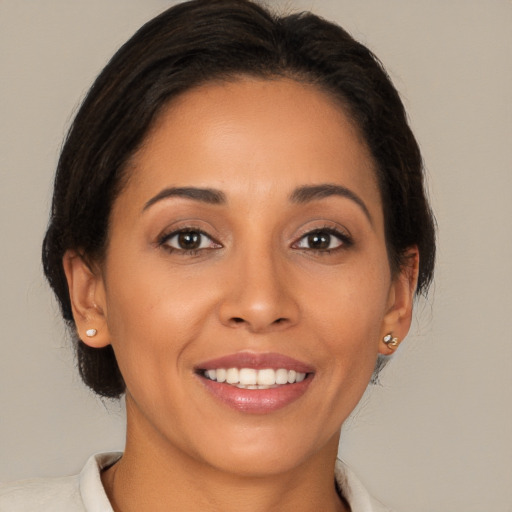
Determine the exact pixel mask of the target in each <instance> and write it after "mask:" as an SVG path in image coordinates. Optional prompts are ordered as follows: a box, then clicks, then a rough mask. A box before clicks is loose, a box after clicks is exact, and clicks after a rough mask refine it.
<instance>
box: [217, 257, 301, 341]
mask: <svg viewBox="0 0 512 512" xmlns="http://www.w3.org/2000/svg"><path fill="white" fill-rule="evenodd" d="M263 252H264V251H258V252H257V253H255V252H253V253H251V254H250V255H248V254H240V255H238V257H237V259H236V261H234V262H231V263H230V267H229V273H228V275H227V279H226V281H227V282H226V283H225V285H226V288H225V293H224V296H223V300H222V303H221V304H220V308H219V311H220V313H219V314H220V319H221V322H222V323H223V324H224V325H226V326H229V327H233V328H246V329H247V330H249V331H250V332H253V333H264V332H270V331H276V330H283V329H286V328H289V327H290V326H293V325H295V324H296V323H297V321H298V319H299V314H300V311H299V306H298V303H297V301H296V297H295V294H294V287H293V281H292V279H291V277H290V272H289V269H288V268H287V265H286V262H285V261H282V260H280V258H279V257H278V256H276V254H272V251H271V250H267V251H265V254H263Z"/></svg>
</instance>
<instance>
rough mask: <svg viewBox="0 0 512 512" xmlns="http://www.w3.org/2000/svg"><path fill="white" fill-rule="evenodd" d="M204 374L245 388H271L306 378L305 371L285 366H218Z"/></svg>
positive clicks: (211, 378) (209, 377)
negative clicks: (256, 368) (275, 367)
mask: <svg viewBox="0 0 512 512" xmlns="http://www.w3.org/2000/svg"><path fill="white" fill-rule="evenodd" d="M204 376H205V377H207V378H208V379H210V380H215V381H217V382H226V383H227V384H232V385H234V386H236V387H238V388H243V389H269V388H271V387H276V386H280V385H283V384H294V383H296V382H302V381H303V380H304V379H305V378H306V374H305V373H301V372H296V371H295V370H286V369H285V368H278V369H277V370H274V369H273V368H264V369H262V370H255V369H254V368H240V369H239V368H216V369H213V370H205V371H204Z"/></svg>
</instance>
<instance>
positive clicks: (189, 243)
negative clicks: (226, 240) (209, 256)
mask: <svg viewBox="0 0 512 512" xmlns="http://www.w3.org/2000/svg"><path fill="white" fill-rule="evenodd" d="M160 245H162V246H166V247H167V248H169V249H170V250H174V251H184V252H185V251H199V250H201V249H216V248H220V247H221V245H220V244H218V243H217V242H214V241H213V240H212V239H211V238H210V237H209V236H208V235H207V234H206V233H203V232H202V231H199V230H196V229H184V230H181V231H175V232H174V233H171V234H169V235H167V236H165V237H164V238H163V240H162V241H161V242H160Z"/></svg>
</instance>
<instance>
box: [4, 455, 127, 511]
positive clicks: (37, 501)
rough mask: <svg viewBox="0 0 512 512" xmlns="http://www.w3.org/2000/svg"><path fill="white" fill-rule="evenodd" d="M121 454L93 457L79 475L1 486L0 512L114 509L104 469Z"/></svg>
mask: <svg viewBox="0 0 512 512" xmlns="http://www.w3.org/2000/svg"><path fill="white" fill-rule="evenodd" d="M120 456H121V454H120V453H104V454H99V455H94V456H92V457H91V458H90V459H89V460H88V461H87V463H86V464H85V466H84V468H83V469H82V471H81V472H80V474H78V475H74V476H68V477H62V478H34V479H30V480H21V481H19V482H13V483H9V484H2V485H0V512H36V511H37V512H50V511H51V512H112V508H111V506H110V503H109V501H108V498H107V495H106V494H105V490H104V489H103V485H102V483H101V476H100V473H101V470H102V469H103V468H104V467H106V466H108V465H111V464H113V463H114V462H115V461H116V460H118V459H119V457H120Z"/></svg>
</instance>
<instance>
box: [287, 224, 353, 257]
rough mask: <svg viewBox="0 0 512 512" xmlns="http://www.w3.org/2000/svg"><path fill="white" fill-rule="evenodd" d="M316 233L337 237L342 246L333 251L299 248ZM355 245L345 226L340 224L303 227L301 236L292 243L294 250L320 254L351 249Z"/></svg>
mask: <svg viewBox="0 0 512 512" xmlns="http://www.w3.org/2000/svg"><path fill="white" fill-rule="evenodd" d="M315 233H326V234H328V235H331V236H334V237H336V238H337V239H338V240H340V242H341V245H340V246H338V247H335V248H332V249H313V248H311V249H306V248H303V247H298V244H299V243H300V242H301V241H302V240H303V239H304V238H305V237H307V236H310V235H312V234H315ZM353 244H354V239H353V238H352V235H351V234H350V232H349V231H348V229H346V228H345V227H343V226H340V225H339V224H337V223H336V224H335V225H333V224H332V223H326V224H324V225H323V226H318V227H303V228H302V229H301V230H300V233H299V235H298V236H297V237H296V238H295V240H294V242H293V243H292V248H295V249H299V250H305V251H312V252H314V251H319V252H332V251H336V250H340V249H347V248H349V247H351V246H352V245H353Z"/></svg>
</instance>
